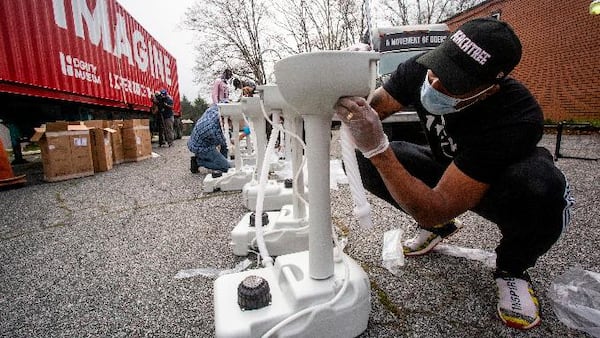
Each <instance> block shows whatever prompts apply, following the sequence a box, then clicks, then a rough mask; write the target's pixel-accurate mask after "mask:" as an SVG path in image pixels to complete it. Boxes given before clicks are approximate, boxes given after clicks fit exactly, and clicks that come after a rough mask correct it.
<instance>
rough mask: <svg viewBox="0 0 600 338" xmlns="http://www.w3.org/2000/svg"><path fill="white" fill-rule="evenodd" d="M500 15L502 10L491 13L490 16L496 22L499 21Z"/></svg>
mask: <svg viewBox="0 0 600 338" xmlns="http://www.w3.org/2000/svg"><path fill="white" fill-rule="evenodd" d="M500 14H502V10H500V9H498V10H495V11H493V12H492V14H490V16H491V17H492V18H494V19H496V20H500Z"/></svg>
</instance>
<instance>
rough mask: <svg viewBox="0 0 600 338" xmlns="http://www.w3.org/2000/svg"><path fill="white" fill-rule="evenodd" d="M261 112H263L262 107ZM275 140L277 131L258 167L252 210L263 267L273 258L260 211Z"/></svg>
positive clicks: (271, 263) (271, 138)
mask: <svg viewBox="0 0 600 338" xmlns="http://www.w3.org/2000/svg"><path fill="white" fill-rule="evenodd" d="M261 106H262V103H261ZM262 109H263V113H264V107H263V108H262ZM276 141H277V133H273V132H272V133H271V136H270V137H269V142H268V143H267V150H266V151H265V157H264V160H263V166H262V167H261V168H260V169H261V170H260V176H259V179H258V191H257V194H256V209H255V211H254V226H255V231H256V243H257V245H258V251H259V253H260V256H261V257H262V259H263V265H264V266H265V267H272V266H273V258H271V256H270V255H269V250H268V249H267V245H266V244H265V239H264V236H263V224H262V212H263V203H264V199H265V186H266V185H267V176H268V174H269V165H268V157H269V155H270V154H271V153H272V152H273V151H274V149H275V142H276Z"/></svg>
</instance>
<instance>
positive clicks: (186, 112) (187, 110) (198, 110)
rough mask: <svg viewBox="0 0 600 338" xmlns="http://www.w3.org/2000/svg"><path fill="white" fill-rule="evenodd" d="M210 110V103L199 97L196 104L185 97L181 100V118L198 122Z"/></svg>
mask: <svg viewBox="0 0 600 338" xmlns="http://www.w3.org/2000/svg"><path fill="white" fill-rule="evenodd" d="M207 108H208V103H206V101H204V99H203V98H201V97H197V98H196V99H195V100H194V103H192V102H190V100H188V98H187V97H186V96H185V95H184V96H183V98H182V99H181V118H183V119H190V120H192V121H194V122H195V121H197V120H198V119H199V118H200V116H202V113H204V111H205V110H206V109H207Z"/></svg>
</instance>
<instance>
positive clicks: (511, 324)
mask: <svg viewBox="0 0 600 338" xmlns="http://www.w3.org/2000/svg"><path fill="white" fill-rule="evenodd" d="M496 310H497V315H498V318H500V320H501V321H502V322H503V323H504V325H506V326H508V327H512V328H513V329H519V330H529V329H531V328H533V327H536V326H538V325H540V323H541V322H542V318H541V317H537V318H536V320H535V321H534V322H533V323H531V324H529V325H522V324H519V323H516V322H510V321H507V320H505V319H504V318H502V312H500V308H499V307H496Z"/></svg>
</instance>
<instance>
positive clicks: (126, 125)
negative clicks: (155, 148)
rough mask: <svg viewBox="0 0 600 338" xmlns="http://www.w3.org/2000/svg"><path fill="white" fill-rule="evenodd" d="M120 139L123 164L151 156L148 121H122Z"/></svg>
mask: <svg viewBox="0 0 600 338" xmlns="http://www.w3.org/2000/svg"><path fill="white" fill-rule="evenodd" d="M121 137H122V142H123V157H124V160H125V162H136V161H141V160H145V159H147V158H150V157H151V156H152V144H151V143H150V141H151V137H152V136H151V134H150V120H148V119H133V120H123V128H122V129H121Z"/></svg>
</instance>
